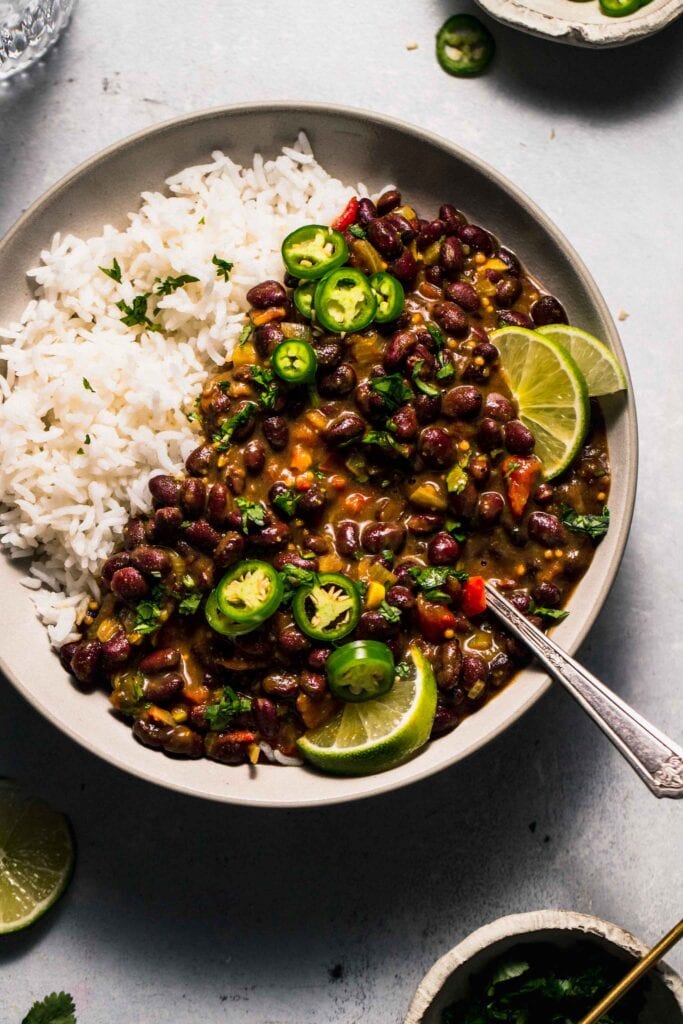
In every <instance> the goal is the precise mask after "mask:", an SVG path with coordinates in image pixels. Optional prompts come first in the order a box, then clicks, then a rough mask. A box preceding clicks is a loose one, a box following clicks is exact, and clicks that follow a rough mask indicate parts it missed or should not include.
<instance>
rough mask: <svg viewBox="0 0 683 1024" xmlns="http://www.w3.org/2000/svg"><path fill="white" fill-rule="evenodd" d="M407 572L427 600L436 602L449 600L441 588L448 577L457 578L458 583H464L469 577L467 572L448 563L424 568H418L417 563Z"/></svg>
mask: <svg viewBox="0 0 683 1024" xmlns="http://www.w3.org/2000/svg"><path fill="white" fill-rule="evenodd" d="M408 572H409V574H410V576H411V577H412V579H413V582H414V583H415V584H416V585H417V587H418V588H419V589H420V590H421V591H422V593H423V594H424V596H425V597H426V598H427V600H428V601H436V602H440V601H448V600H450V598H449V596H448V594H447V593H445V592H444V591H443V590H442V589H441V588H442V587H444V586H445V585H446V581H447V580H448V579H449V577H453V578H454V579H456V580H459V582H460V583H464V582H465V581H466V580H467V579H469V574H468V573H466V572H463V571H462V570H461V569H453V568H452V567H451V566H450V565H445V566H442V567H439V568H436V567H435V566H429V567H428V568H424V569H422V568H420V566H419V565H414V566H412V567H411V568H410V569H409V570H408Z"/></svg>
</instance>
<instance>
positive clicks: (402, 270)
mask: <svg viewBox="0 0 683 1024" xmlns="http://www.w3.org/2000/svg"><path fill="white" fill-rule="evenodd" d="M387 269H388V271H389V273H390V274H393V276H394V277H396V278H398V280H399V281H401V282H402V284H404V285H406V284H410V283H411V282H412V281H413V280H414V278H415V276H416V274H417V263H416V261H415V257H414V256H413V254H412V252H411V251H410V249H404V250H403V252H402V253H401V255H400V256H398V257H397V258H396V259H395V260H392V262H391V263H390V264H389V267H388V268H387Z"/></svg>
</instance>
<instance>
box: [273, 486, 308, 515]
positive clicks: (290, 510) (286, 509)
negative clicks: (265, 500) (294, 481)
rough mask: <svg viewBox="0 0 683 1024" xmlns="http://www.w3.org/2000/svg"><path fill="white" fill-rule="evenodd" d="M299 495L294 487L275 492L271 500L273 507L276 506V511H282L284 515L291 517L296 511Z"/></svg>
mask: <svg viewBox="0 0 683 1024" xmlns="http://www.w3.org/2000/svg"><path fill="white" fill-rule="evenodd" d="M300 498H301V495H300V494H299V492H298V491H295V490H294V488H292V487H288V488H287V489H286V490H284V491H282V492H281V493H280V494H277V495H276V496H275V497H274V498H273V500H272V501H271V505H272V506H273V508H276V509H277V510H278V512H282V514H283V515H284V516H287V517H291V516H293V515H294V513H295V512H296V507H297V505H298V504H299V499H300Z"/></svg>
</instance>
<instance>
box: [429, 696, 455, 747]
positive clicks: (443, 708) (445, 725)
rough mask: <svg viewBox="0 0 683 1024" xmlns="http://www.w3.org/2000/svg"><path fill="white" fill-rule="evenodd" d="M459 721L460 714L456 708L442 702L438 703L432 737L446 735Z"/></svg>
mask: <svg viewBox="0 0 683 1024" xmlns="http://www.w3.org/2000/svg"><path fill="white" fill-rule="evenodd" d="M459 721H460V715H459V714H458V712H457V711H456V709H455V708H453V707H449V706H447V705H446V704H442V703H439V704H437V706H436V713H435V715H434V721H433V722H432V731H431V733H430V737H431V738H432V739H435V738H436V737H437V736H445V735H446V734H447V733H449V732H452V731H453V729H455V727H456V725H457V724H458V722H459Z"/></svg>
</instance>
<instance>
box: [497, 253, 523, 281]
mask: <svg viewBox="0 0 683 1024" xmlns="http://www.w3.org/2000/svg"><path fill="white" fill-rule="evenodd" d="M496 259H499V260H501V261H502V262H503V263H504V264H505V265H506V267H507V271H506V273H508V274H512V275H514V276H515V277H519V275H520V274H521V273H522V268H521V266H520V264H519V260H518V259H517V257H516V256H515V254H514V253H513V252H510V250H509V249H499V250H498V252H497V253H496Z"/></svg>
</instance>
